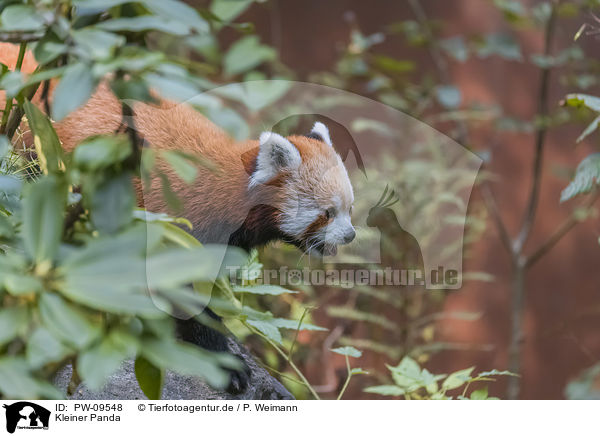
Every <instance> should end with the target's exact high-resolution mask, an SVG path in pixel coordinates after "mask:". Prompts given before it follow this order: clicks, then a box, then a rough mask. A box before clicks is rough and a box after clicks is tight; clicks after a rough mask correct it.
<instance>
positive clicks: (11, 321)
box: [0, 306, 29, 345]
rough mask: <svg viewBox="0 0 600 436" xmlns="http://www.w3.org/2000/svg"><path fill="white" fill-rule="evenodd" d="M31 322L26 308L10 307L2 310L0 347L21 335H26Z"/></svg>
mask: <svg viewBox="0 0 600 436" xmlns="http://www.w3.org/2000/svg"><path fill="white" fill-rule="evenodd" d="M28 321H29V317H28V312H27V309H26V308H25V307H21V306H19V307H8V308H3V309H2V310H0V345H4V344H6V343H8V342H10V341H12V340H13V339H14V338H16V337H17V335H18V334H19V333H24V330H25V328H26V327H27V324H28Z"/></svg>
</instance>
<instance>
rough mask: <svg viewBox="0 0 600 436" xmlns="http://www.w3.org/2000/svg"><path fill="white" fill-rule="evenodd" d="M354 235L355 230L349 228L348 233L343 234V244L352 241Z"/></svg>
mask: <svg viewBox="0 0 600 436" xmlns="http://www.w3.org/2000/svg"><path fill="white" fill-rule="evenodd" d="M355 236H356V232H355V231H354V229H351V230H350V231H349V232H348V233H346V234H345V235H344V244H349V243H350V242H352V241H353V240H354V237H355Z"/></svg>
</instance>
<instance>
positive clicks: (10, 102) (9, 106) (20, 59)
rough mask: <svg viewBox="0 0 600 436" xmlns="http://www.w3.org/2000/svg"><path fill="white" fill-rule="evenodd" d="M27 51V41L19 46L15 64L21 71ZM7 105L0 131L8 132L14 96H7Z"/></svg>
mask: <svg viewBox="0 0 600 436" xmlns="http://www.w3.org/2000/svg"><path fill="white" fill-rule="evenodd" d="M26 51H27V43H26V42H22V43H21V46H20V47H19V55H18V57H17V64H16V66H15V71H21V67H22V66H23V59H25V52H26ZM6 97H7V98H6V105H5V106H4V113H3V114H2V121H1V122H0V133H1V134H5V133H6V126H7V124H8V117H9V115H10V112H11V111H12V107H13V98H12V97H8V95H7V96H6Z"/></svg>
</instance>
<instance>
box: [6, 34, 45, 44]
mask: <svg viewBox="0 0 600 436" xmlns="http://www.w3.org/2000/svg"><path fill="white" fill-rule="evenodd" d="M41 37H42V35H40V34H39V33H21V32H10V33H0V42H10V43H11V44H20V43H22V42H34V41H39V40H40V38H41Z"/></svg>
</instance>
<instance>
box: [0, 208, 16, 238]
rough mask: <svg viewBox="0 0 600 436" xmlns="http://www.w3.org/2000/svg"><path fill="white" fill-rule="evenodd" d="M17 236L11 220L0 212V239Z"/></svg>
mask: <svg viewBox="0 0 600 436" xmlns="http://www.w3.org/2000/svg"><path fill="white" fill-rule="evenodd" d="M13 236H15V229H14V227H13V224H12V223H11V221H10V219H8V217H7V216H6V215H4V214H3V213H1V212H0V238H8V239H10V238H12V237H13Z"/></svg>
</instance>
